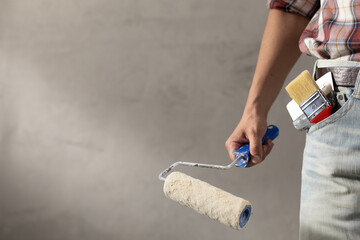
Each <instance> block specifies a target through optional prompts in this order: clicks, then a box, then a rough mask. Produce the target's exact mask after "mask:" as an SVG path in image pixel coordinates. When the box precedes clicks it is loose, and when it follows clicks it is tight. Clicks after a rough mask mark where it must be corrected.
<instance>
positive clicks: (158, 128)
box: [0, 0, 313, 240]
mask: <svg viewBox="0 0 360 240" xmlns="http://www.w3.org/2000/svg"><path fill="white" fill-rule="evenodd" d="M265 2H266V1H265V0H264V1H245V0H239V1H234V0H224V1H218V0H182V1H170V0H156V1H155V0H121V1H115V0H62V1H48V0H32V1H20V0H0V239H1V240H13V239H14V240H15V239H16V240H18V239H35V240H55V239H59V240H60V239H61V240H66V239H74V240H82V239H84V240H85V239H86V240H95V239H102V240H108V239H109V240H112V239H114V240H115V239H121V240H133V239H134V240H135V239H136V240H137V239H147V240H162V239H174V240H175V239H207V240H212V239H214V240H215V239H277V240H279V239H284V240H285V239H286V240H288V239H296V238H297V234H298V211H299V198H300V173H301V155H302V150H303V145H304V134H303V133H299V132H297V131H296V130H295V129H294V128H293V127H292V123H291V120H290V117H289V116H288V114H287V111H286V109H285V105H286V103H287V102H288V101H289V100H290V98H289V97H288V96H287V94H286V92H285V91H282V92H281V94H280V96H279V97H278V99H277V100H276V103H275V105H274V107H273V108H272V111H271V113H270V115H269V123H273V124H277V125H278V126H279V127H280V131H281V132H280V137H279V138H278V139H277V140H276V142H275V143H276V145H275V147H274V149H273V152H272V154H271V155H270V156H269V158H268V159H267V161H266V162H264V163H263V164H261V165H259V166H257V167H254V168H250V169H239V168H236V169H231V170H227V171H219V170H208V169H188V168H179V170H181V171H184V172H186V173H187V174H190V175H192V176H193V177H196V178H199V179H202V180H204V181H207V182H209V183H210V184H212V185H215V186H217V187H220V188H222V189H224V190H226V191H229V192H231V193H233V194H235V195H238V196H241V197H243V198H245V199H247V200H249V201H251V202H252V204H253V207H254V214H253V216H252V218H251V220H250V222H249V223H248V226H247V229H246V230H245V231H241V232H238V231H235V230H232V229H230V228H228V227H226V226H224V225H222V224H220V223H218V222H215V221H213V220H210V219H208V218H206V217H204V216H201V215H199V214H197V213H195V212H194V211H192V210H190V209H187V208H185V207H183V206H180V205H179V204H177V203H175V202H172V201H170V200H168V199H166V198H165V196H164V194H163V193H162V185H163V184H162V182H160V181H159V180H158V179H157V175H158V174H159V173H160V172H161V171H162V170H163V169H165V168H166V167H168V166H169V165H170V164H171V163H173V162H175V161H196V162H203V163H213V164H228V163H229V159H228V156H227V153H226V151H225V148H224V142H225V140H226V139H227V137H228V135H229V134H230V133H231V132H232V130H233V128H234V127H235V125H236V124H237V122H238V121H239V119H240V117H241V113H242V110H243V107H244V104H245V100H246V97H247V91H248V89H249V86H250V84H251V77H252V74H253V72H254V68H255V63H256V59H257V53H258V48H259V44H260V39H261V36H262V31H263V28H264V24H265V20H266V17H267V9H266V6H265ZM312 63H313V59H311V58H308V57H303V58H301V59H300V61H299V62H298V64H297V65H296V67H295V68H294V70H293V71H292V73H291V74H290V75H289V77H288V80H287V81H289V80H291V79H292V78H293V77H295V76H296V75H297V74H298V73H300V72H301V71H302V70H304V69H310V70H311V69H312V67H311V66H312Z"/></svg>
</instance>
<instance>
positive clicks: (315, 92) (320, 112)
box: [285, 71, 332, 123]
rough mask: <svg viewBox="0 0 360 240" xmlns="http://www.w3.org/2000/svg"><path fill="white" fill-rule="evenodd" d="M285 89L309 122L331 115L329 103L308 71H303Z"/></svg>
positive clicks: (316, 121)
mask: <svg viewBox="0 0 360 240" xmlns="http://www.w3.org/2000/svg"><path fill="white" fill-rule="evenodd" d="M285 89H286V91H287V92H288V94H289V95H290V97H291V98H292V99H294V101H295V102H296V103H297V105H299V107H300V109H301V110H302V111H303V113H304V114H305V116H306V117H307V118H308V119H309V121H310V123H318V122H320V121H322V120H324V119H325V118H327V117H329V116H330V115H331V111H332V105H331V103H330V102H329V100H328V99H327V98H326V96H325V94H324V93H323V91H321V89H320V88H319V87H318V85H317V84H316V82H315V80H314V79H313V78H312V76H311V75H310V73H309V72H308V71H303V72H302V73H301V74H300V75H299V76H298V77H296V78H295V79H294V80H293V81H292V82H290V83H289V84H288V85H287V86H286V87H285Z"/></svg>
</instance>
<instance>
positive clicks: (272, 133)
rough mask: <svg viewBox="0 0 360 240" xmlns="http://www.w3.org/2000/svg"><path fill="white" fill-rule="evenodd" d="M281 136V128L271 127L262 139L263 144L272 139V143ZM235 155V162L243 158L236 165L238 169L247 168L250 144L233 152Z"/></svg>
mask: <svg viewBox="0 0 360 240" xmlns="http://www.w3.org/2000/svg"><path fill="white" fill-rule="evenodd" d="M277 136H279V128H278V127H277V126H275V125H269V126H268V128H267V130H266V133H265V135H264V137H263V138H262V144H264V143H265V142H266V140H268V139H271V140H272V141H273V140H274V139H275V138H276V137H277ZM232 153H233V154H234V155H235V161H236V160H238V159H239V158H241V159H240V160H239V161H238V162H237V163H236V164H235V165H236V166H238V167H246V166H247V164H248V162H249V160H250V146H249V144H245V145H242V146H241V147H240V148H239V149H238V150H237V151H233V152H232Z"/></svg>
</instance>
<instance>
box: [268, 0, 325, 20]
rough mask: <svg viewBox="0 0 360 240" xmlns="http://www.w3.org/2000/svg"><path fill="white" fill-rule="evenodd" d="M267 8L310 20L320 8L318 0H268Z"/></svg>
mask: <svg viewBox="0 0 360 240" xmlns="http://www.w3.org/2000/svg"><path fill="white" fill-rule="evenodd" d="M267 7H268V8H270V9H279V10H282V11H284V12H289V13H297V14H300V15H303V16H304V17H307V18H308V19H311V18H312V17H313V16H314V14H315V13H316V12H317V10H318V9H319V8H320V0H268V2H267Z"/></svg>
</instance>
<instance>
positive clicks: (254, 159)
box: [225, 114, 274, 167]
mask: <svg viewBox="0 0 360 240" xmlns="http://www.w3.org/2000/svg"><path fill="white" fill-rule="evenodd" d="M266 129H267V123H266V119H265V118H261V117H259V116H256V115H255V116H253V115H250V114H249V115H244V116H243V117H242V119H241V120H240V122H239V124H238V125H237V127H236V128H235V130H234V132H233V133H232V134H231V135H230V137H229V138H228V139H227V141H226V142H225V147H226V149H227V151H228V153H229V157H230V159H231V160H232V161H234V159H235V156H234V154H232V152H233V151H236V150H238V149H239V148H240V147H241V146H242V145H244V144H247V143H249V144H250V155H251V159H250V161H249V163H248V165H247V167H252V166H254V165H256V164H259V163H261V162H262V161H263V160H264V159H265V157H266V156H267V155H268V154H269V153H270V151H271V149H272V148H273V146H274V144H273V142H272V141H271V140H270V139H269V140H267V141H266V142H265V144H264V145H262V144H261V141H262V138H263V136H264V134H265V132H266Z"/></svg>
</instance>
